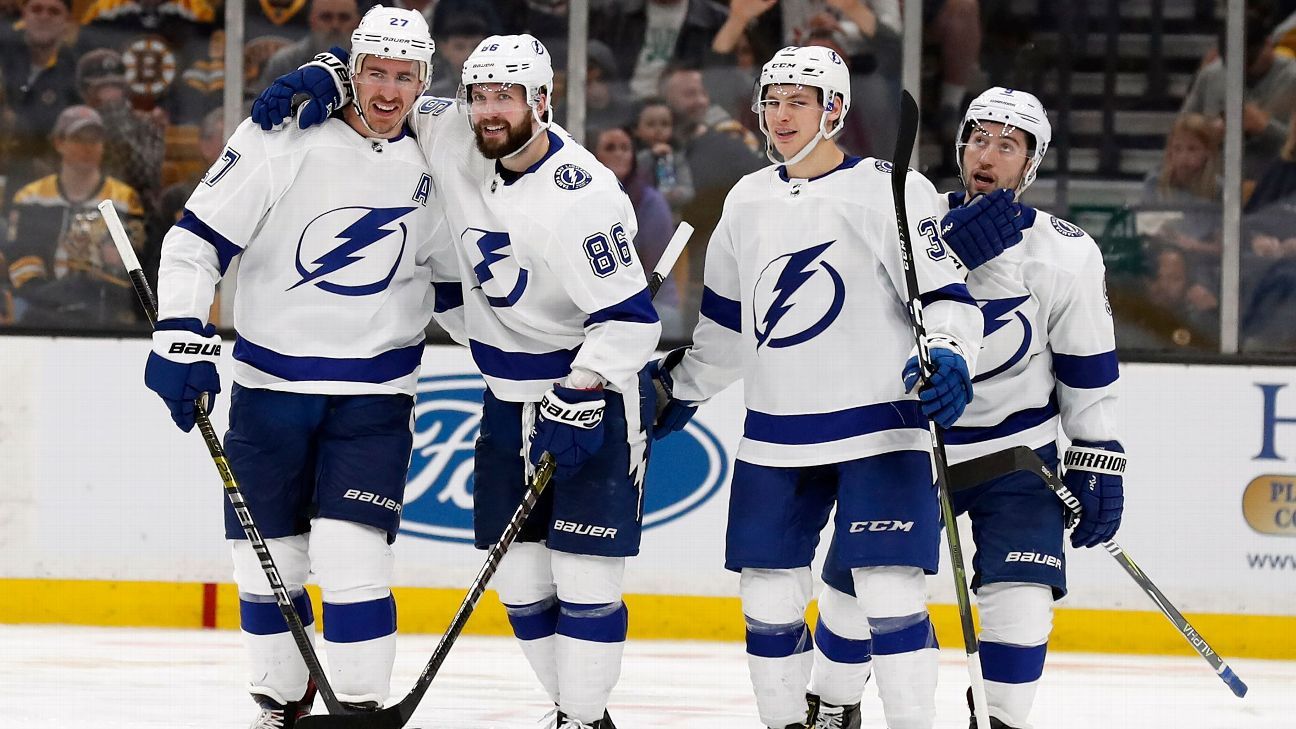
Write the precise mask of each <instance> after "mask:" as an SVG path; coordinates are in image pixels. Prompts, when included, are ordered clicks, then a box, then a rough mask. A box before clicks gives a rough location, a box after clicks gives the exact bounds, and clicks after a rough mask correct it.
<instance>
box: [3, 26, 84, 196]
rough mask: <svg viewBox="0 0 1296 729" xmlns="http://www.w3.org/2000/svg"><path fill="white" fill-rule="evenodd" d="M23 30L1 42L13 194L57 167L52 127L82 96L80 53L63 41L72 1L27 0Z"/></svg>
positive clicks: (10, 178)
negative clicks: (78, 75) (78, 73)
mask: <svg viewBox="0 0 1296 729" xmlns="http://www.w3.org/2000/svg"><path fill="white" fill-rule="evenodd" d="M21 22H22V30H21V32H20V33H17V34H13V35H8V34H7V35H6V38H7V40H8V42H7V43H5V44H4V45H0V76H3V78H4V85H5V89H4V96H5V99H6V102H7V104H8V107H9V111H10V112H11V113H12V116H11V117H10V122H11V123H10V125H9V132H10V134H11V135H12V136H11V137H10V138H9V142H10V145H11V146H10V152H11V155H12V156H11V157H10V164H9V168H8V170H7V177H8V185H7V186H8V189H9V191H10V192H12V191H14V190H16V189H18V188H19V187H21V186H22V185H25V184H27V183H28V182H31V181H32V180H34V179H36V178H37V177H43V176H44V175H47V174H49V173H50V172H53V171H54V170H55V169H56V167H57V160H56V158H55V155H54V149H53V147H51V146H50V142H49V130H50V129H51V128H53V126H54V120H55V119H57V118H58V114H59V112H60V111H62V110H63V109H64V108H65V107H67V106H70V105H72V104H75V103H77V102H78V101H79V100H80V99H79V97H78V94H77V88H76V57H75V55H73V53H72V52H71V51H70V50H69V49H68V48H67V47H66V45H64V43H63V40H64V38H66V36H67V32H68V28H69V27H71V25H72V22H71V2H70V0H66V1H65V0H25V2H23V5H22V21H21Z"/></svg>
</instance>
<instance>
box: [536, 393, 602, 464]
mask: <svg viewBox="0 0 1296 729" xmlns="http://www.w3.org/2000/svg"><path fill="white" fill-rule="evenodd" d="M605 405H606V402H605V401H604V399H603V389H602V388H598V389H594V390H577V389H575V388H571V387H563V386H562V385H559V384H555V385H554V386H553V389H552V390H550V391H549V392H547V393H545V396H544V398H542V399H541V400H540V402H539V403H537V404H536V412H535V425H534V426H533V428H532V430H531V449H530V450H529V451H528V452H527V458H528V459H530V461H531V464H532V465H539V463H540V456H541V455H543V454H544V453H545V451H548V452H549V454H550V455H552V456H553V459H554V465H556V466H557V467H558V476H559V477H560V478H569V477H571V476H573V475H575V473H576V472H577V471H579V470H580V468H581V466H583V465H585V461H587V460H589V458H590V456H592V455H594V453H595V452H597V451H598V449H599V448H601V447H602V446H603V408H604V407H605Z"/></svg>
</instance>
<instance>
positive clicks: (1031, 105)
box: [954, 86, 1053, 196]
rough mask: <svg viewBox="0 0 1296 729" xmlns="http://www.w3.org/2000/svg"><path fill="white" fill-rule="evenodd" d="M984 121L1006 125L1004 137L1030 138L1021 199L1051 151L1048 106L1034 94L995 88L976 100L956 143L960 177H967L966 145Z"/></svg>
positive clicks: (1020, 189) (966, 116)
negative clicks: (1014, 134)
mask: <svg viewBox="0 0 1296 729" xmlns="http://www.w3.org/2000/svg"><path fill="white" fill-rule="evenodd" d="M981 122H998V123H1000V124H1003V125H1004V129H1003V134H1004V135H1007V134H1010V133H1011V132H1012V130H1013V129H1020V130H1022V131H1023V132H1025V133H1026V134H1027V135H1028V136H1029V137H1030V140H1029V142H1030V146H1031V149H1030V152H1029V154H1030V158H1029V161H1028V162H1027V163H1026V170H1025V171H1024V172H1023V173H1022V179H1021V184H1020V185H1018V187H1017V190H1016V192H1017V194H1018V195H1019V196H1020V195H1021V194H1022V193H1023V192H1025V191H1026V188H1028V187H1030V184H1031V183H1032V182H1034V181H1035V174H1036V173H1037V172H1039V166H1040V163H1041V162H1043V161H1044V153H1045V152H1047V151H1048V146H1049V142H1050V141H1052V140H1053V127H1052V126H1051V125H1050V124H1049V119H1048V113H1047V112H1045V111H1044V105H1043V104H1041V103H1040V100H1039V99H1038V98H1036V97H1035V95H1034V94H1032V93H1029V92H1026V91H1018V90H1016V89H1006V88H1004V87H1002V86H995V87H994V88H991V89H987V90H986V91H984V92H982V94H981V95H980V96H978V97H976V98H975V99H973V100H972V103H971V104H969V105H968V109H967V113H966V114H964V115H963V124H962V126H960V127H959V132H958V138H957V139H955V140H954V151H955V159H957V160H958V166H959V177H960V178H961V177H963V174H964V171H963V149H962V148H963V145H964V144H966V143H967V140H968V137H969V136H971V134H972V130H973V129H974V128H976V127H978V126H980V123H981Z"/></svg>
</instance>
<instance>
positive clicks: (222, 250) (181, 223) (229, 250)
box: [176, 208, 243, 275]
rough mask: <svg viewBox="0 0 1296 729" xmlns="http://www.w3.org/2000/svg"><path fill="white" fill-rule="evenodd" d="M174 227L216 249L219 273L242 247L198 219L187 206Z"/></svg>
mask: <svg viewBox="0 0 1296 729" xmlns="http://www.w3.org/2000/svg"><path fill="white" fill-rule="evenodd" d="M176 227H177V228H180V229H182V230H187V231H189V232H190V233H193V234H194V235H196V236H198V237H199V238H201V239H202V240H205V241H207V243H208V244H210V245H211V247H212V248H215V249H216V256H217V259H218V260H219V261H220V272H221V275H224V274H225V269H227V268H229V264H230V261H232V260H234V256H237V255H238V254H240V253H242V252H243V249H242V248H240V247H239V246H238V245H236V244H235V243H234V241H232V240H230V239H229V238H226V237H225V236H223V235H221V234H220V233H217V232H216V231H215V230H213V229H212V227H211V226H209V225H207V224H206V223H204V222H203V221H201V220H199V219H198V216H197V215H194V214H193V211H191V210H189V209H188V208H185V211H184V215H182V216H181V217H180V220H178V221H176Z"/></svg>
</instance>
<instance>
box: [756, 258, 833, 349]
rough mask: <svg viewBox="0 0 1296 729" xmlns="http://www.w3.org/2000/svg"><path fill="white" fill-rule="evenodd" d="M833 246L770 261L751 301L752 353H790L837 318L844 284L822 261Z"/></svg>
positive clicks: (757, 280)
mask: <svg viewBox="0 0 1296 729" xmlns="http://www.w3.org/2000/svg"><path fill="white" fill-rule="evenodd" d="M836 242H837V241H835V240H830V241H828V242H827V243H820V244H819V245H816V246H811V247H809V248H806V249H805V250H802V251H797V252H796V253H788V254H785V255H782V256H779V257H778V258H775V259H774V260H772V261H770V262H769V264H767V265H766V266H765V268H764V270H762V271H761V274H760V276H759V277H758V278H757V279H756V286H755V291H754V296H753V297H752V301H753V306H752V316H753V318H754V319H755V321H754V322H753V324H754V325H755V326H754V328H753V331H754V332H755V333H756V348H757V349H758V350H759V349H760V348H761V347H762V346H765V347H769V348H770V349H778V348H781V347H792V346H795V345H798V344H801V343H802V342H808V341H810V340H811V339H814V338H815V337H816V336H818V335H819V334H821V333H822V332H823V331H824V330H825V329H827V328H828V327H829V325H831V324H832V323H833V321H835V320H836V319H837V315H838V314H841V310H842V305H843V304H845V302H846V284H845V282H843V281H842V277H841V274H839V273H837V269H835V268H833V267H832V265H831V264H830V263H828V261H826V260H824V259H822V258H821V257H820V256H822V255H823V253H824V251H826V250H828V247H829V246H831V245H832V244H833V243H836Z"/></svg>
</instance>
